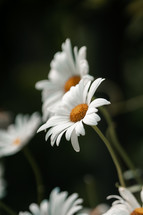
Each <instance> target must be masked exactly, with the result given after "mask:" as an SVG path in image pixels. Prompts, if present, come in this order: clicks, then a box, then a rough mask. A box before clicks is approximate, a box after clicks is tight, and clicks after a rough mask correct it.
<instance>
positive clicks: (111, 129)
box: [99, 107, 143, 184]
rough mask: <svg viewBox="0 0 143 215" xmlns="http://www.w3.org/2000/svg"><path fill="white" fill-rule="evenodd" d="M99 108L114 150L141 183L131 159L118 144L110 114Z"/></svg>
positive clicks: (140, 182)
mask: <svg viewBox="0 0 143 215" xmlns="http://www.w3.org/2000/svg"><path fill="white" fill-rule="evenodd" d="M99 109H100V111H101V112H102V114H103V116H104V117H105V119H106V121H107V123H108V127H109V134H110V137H111V140H112V143H113V144H114V147H115V148H116V150H117V151H118V153H119V154H120V156H121V158H122V159H123V161H124V162H125V164H126V165H127V167H128V168H129V169H130V170H131V171H132V172H133V175H134V177H135V179H136V181H137V182H138V183H139V184H143V182H142V180H141V178H140V177H139V176H138V174H137V173H136V171H135V166H134V164H133V163H132V161H131V160H130V158H129V156H128V154H127V153H126V151H125V150H124V149H123V147H122V146H121V145H120V143H119V141H118V138H117V135H116V132H115V127H114V124H113V122H112V119H111V117H110V114H109V113H108V111H107V110H106V109H105V108H104V107H100V108H99Z"/></svg>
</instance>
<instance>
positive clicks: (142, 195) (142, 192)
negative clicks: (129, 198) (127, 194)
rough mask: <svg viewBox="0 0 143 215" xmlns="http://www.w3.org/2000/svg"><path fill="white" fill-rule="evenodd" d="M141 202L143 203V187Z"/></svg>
mask: <svg viewBox="0 0 143 215" xmlns="http://www.w3.org/2000/svg"><path fill="white" fill-rule="evenodd" d="M141 201H142V203H143V187H142V190H141Z"/></svg>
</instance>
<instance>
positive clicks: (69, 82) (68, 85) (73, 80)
mask: <svg viewBox="0 0 143 215" xmlns="http://www.w3.org/2000/svg"><path fill="white" fill-rule="evenodd" d="M79 81H80V76H78V75H76V76H73V77H71V78H69V79H68V80H67V81H66V83H65V86H64V91H65V93H66V92H68V91H69V90H70V88H71V87H72V86H75V85H77V84H78V83H79Z"/></svg>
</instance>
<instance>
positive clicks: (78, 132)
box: [75, 121, 85, 136]
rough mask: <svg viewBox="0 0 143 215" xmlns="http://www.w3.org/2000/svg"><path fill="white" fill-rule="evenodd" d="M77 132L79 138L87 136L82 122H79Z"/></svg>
mask: <svg viewBox="0 0 143 215" xmlns="http://www.w3.org/2000/svg"><path fill="white" fill-rule="evenodd" d="M75 132H76V135H77V136H79V135H83V136H84V135H85V129H84V126H83V123H82V121H79V122H77V123H76V127H75Z"/></svg>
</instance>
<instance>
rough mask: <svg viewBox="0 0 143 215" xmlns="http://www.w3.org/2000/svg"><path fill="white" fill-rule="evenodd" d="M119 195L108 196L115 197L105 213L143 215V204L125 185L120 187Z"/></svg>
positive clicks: (142, 198) (106, 214) (141, 195)
mask: <svg viewBox="0 0 143 215" xmlns="http://www.w3.org/2000/svg"><path fill="white" fill-rule="evenodd" d="M119 193H120V195H121V196H118V195H111V196H108V197H107V198H108V199H110V198H115V199H116V200H115V201H114V202H113V204H112V207H111V208H110V209H109V210H108V211H107V212H106V213H104V215H143V207H142V206H143V205H140V204H139V203H138V201H137V200H136V198H135V197H134V195H133V194H132V193H131V192H130V191H129V190H128V189H127V188H124V187H119ZM140 197H141V202H142V204H143V189H142V190H141V193H140Z"/></svg>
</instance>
